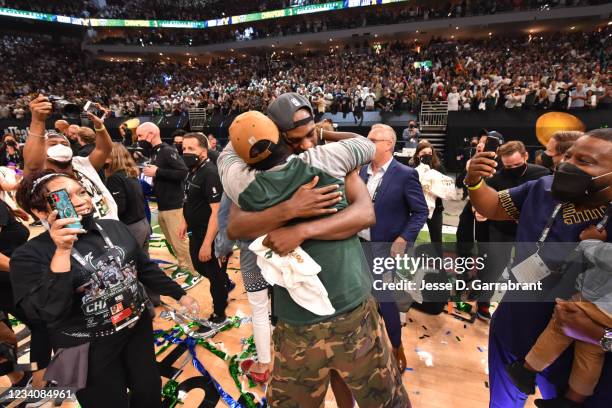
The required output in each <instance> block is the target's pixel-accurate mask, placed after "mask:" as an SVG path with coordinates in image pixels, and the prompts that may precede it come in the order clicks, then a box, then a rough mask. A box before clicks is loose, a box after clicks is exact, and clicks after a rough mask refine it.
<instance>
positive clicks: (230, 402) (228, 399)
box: [184, 337, 243, 408]
mask: <svg viewBox="0 0 612 408" xmlns="http://www.w3.org/2000/svg"><path fill="white" fill-rule="evenodd" d="M184 343H185V345H186V346H187V349H189V353H190V354H191V361H192V363H193V366H194V367H195V368H196V369H197V370H198V371H199V372H200V374H202V375H203V376H204V377H205V378H208V379H209V381H211V382H212V383H213V385H214V386H215V388H216V389H217V392H218V393H219V395H220V396H221V399H222V400H223V402H225V403H226V404H227V406H228V407H230V408H243V407H242V405H240V403H238V401H236V400H235V399H234V398H232V396H231V395H229V394H228V393H227V392H225V390H224V389H223V387H221V384H219V383H218V382H217V381H216V380H215V379H214V378H213V377H212V376H211V375H210V374H209V373H208V371H206V369H205V368H204V366H203V365H202V363H200V360H198V357H197V356H196V351H195V346H196V344H197V343H196V341H195V339H193V338H191V337H187V338H186V339H185V340H184Z"/></svg>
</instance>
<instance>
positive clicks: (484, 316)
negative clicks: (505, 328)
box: [476, 305, 491, 322]
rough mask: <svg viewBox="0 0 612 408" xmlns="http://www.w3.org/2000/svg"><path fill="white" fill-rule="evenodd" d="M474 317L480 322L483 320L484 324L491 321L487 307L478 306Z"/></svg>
mask: <svg viewBox="0 0 612 408" xmlns="http://www.w3.org/2000/svg"><path fill="white" fill-rule="evenodd" d="M476 316H477V317H478V318H479V319H480V320H484V321H485V322H490V321H491V312H490V311H489V306H482V305H479V306H478V310H477V311H476Z"/></svg>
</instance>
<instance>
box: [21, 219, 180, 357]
mask: <svg viewBox="0 0 612 408" xmlns="http://www.w3.org/2000/svg"><path fill="white" fill-rule="evenodd" d="M96 223H97V224H98V225H100V226H101V227H102V228H103V229H104V231H105V232H106V234H107V235H108V238H109V240H110V242H111V243H112V248H111V247H110V246H109V245H107V243H106V242H105V240H104V239H103V237H102V235H101V234H100V232H98V231H96V230H91V231H88V232H87V233H86V234H82V235H80V236H79V239H78V241H77V242H76V244H75V246H74V248H75V249H76V250H77V251H78V252H79V253H80V254H81V255H82V257H83V258H84V262H85V264H86V265H89V266H88V268H92V269H93V270H94V271H95V274H93V273H91V272H89V270H88V268H85V267H83V266H82V265H81V264H80V263H79V262H78V261H77V260H76V259H75V258H74V257H71V258H70V261H71V265H70V271H66V272H65V273H54V272H52V271H51V268H50V265H51V259H52V258H53V255H54V253H55V244H54V243H53V240H52V239H51V236H50V235H49V233H48V232H45V233H43V234H41V235H39V236H37V237H36V238H33V239H31V240H30V241H29V242H27V243H26V244H25V245H22V246H21V247H20V248H18V249H17V250H15V252H14V253H13V256H12V257H11V271H10V279H11V283H12V285H13V293H14V294H15V302H16V304H17V306H18V307H20V308H21V309H22V310H23V311H24V313H25V314H26V316H27V317H28V318H30V319H36V320H43V321H45V322H46V323H47V327H48V328H49V331H50V336H51V339H52V343H53V345H54V346H55V347H72V346H76V345H78V344H83V343H85V342H89V341H92V340H93V339H94V338H96V337H102V336H107V335H112V334H114V333H116V332H117V331H118V330H120V329H121V328H122V326H123V329H125V327H126V324H127V323H128V322H130V321H133V319H134V318H135V317H136V316H139V314H138V313H139V312H142V305H143V303H142V297H141V296H142V294H143V291H142V287H141V286H140V285H138V282H137V281H140V282H142V283H143V284H144V285H145V286H146V287H147V288H150V289H153V290H154V291H155V292H157V293H159V294H160V295H166V296H172V297H173V298H174V299H176V300H178V299H180V298H181V296H183V295H184V294H185V291H184V290H183V289H181V287H180V286H179V285H178V284H177V283H176V282H174V281H173V280H172V279H170V278H169V277H168V276H167V275H166V274H164V273H163V272H162V271H161V270H160V269H159V266H158V265H157V264H156V263H155V262H153V261H151V259H150V258H149V255H148V254H147V253H146V252H144V251H143V250H142V248H141V247H140V246H139V245H138V244H137V243H136V240H135V239H134V238H133V237H132V235H131V234H130V231H129V230H128V229H127V227H126V226H125V225H124V224H123V223H121V222H119V221H116V220H110V219H102V220H97V221H96ZM56 272H64V271H56Z"/></svg>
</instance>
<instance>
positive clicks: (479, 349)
mask: <svg viewBox="0 0 612 408" xmlns="http://www.w3.org/2000/svg"><path fill="white" fill-rule="evenodd" d="M476 348H477V349H478V351H480V352H481V353H484V350H483V349H482V347H480V346H476Z"/></svg>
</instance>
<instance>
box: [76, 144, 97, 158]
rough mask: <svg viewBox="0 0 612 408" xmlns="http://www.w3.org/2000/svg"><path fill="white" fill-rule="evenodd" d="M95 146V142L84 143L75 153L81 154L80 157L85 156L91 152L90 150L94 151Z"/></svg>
mask: <svg viewBox="0 0 612 408" xmlns="http://www.w3.org/2000/svg"><path fill="white" fill-rule="evenodd" d="M95 148H96V144H95V143H88V144H86V145H83V146H81V147H80V148H79V151H78V152H77V154H76V155H77V156H81V157H87V156H89V155H90V154H91V152H93V151H94V149H95Z"/></svg>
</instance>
